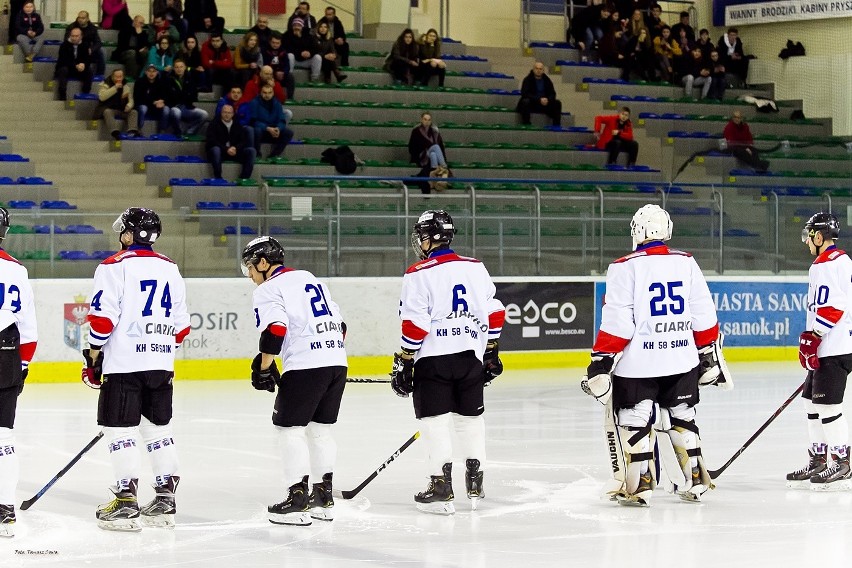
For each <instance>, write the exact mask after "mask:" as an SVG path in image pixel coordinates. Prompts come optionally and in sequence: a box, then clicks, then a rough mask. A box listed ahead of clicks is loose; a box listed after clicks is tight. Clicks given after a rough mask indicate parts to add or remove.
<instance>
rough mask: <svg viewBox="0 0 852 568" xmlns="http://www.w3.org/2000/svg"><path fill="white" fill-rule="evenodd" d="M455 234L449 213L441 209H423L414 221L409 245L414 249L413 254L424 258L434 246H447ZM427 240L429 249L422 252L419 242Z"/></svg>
mask: <svg viewBox="0 0 852 568" xmlns="http://www.w3.org/2000/svg"><path fill="white" fill-rule="evenodd" d="M455 234H456V228H455V225H453V218H452V217H450V214H449V213H447V212H446V211H443V210H441V209H437V210H435V209H430V210H429V211H424V212H423V214H422V215H420V218H418V219H417V222H416V223H414V229H413V230H412V231H411V247H412V248H413V249H414V254H416V255H417V256H418V257H420V258H422V259H425V258H428V256H429V253H430V252H432V251H433V250H435V249H436V248H440V247H443V246H449V244H450V243H451V242H453V237H454V236H455ZM427 240H428V241H429V242H430V243H431V245H430V247H429V250H428V251H426V252H424V251H423V249H422V248H420V243H423V242H426V241H427Z"/></svg>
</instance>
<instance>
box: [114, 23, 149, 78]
mask: <svg viewBox="0 0 852 568" xmlns="http://www.w3.org/2000/svg"><path fill="white" fill-rule="evenodd" d="M149 49H150V45H149V44H148V28H147V27H146V26H145V18H143V17H142V16H136V17H134V18H133V22H132V23H131V25H129V26H124V27H122V28H121V29H120V30H118V47H116V48H115V51H113V52H112V60H113V61H115V62H116V63H121V64H122V65H124V70H125V71H126V72H127V76H128V77H131V78H136V77H139V76H140V75H141V74H142V68H143V66H144V65H145V62H146V61H147V60H148V50H149Z"/></svg>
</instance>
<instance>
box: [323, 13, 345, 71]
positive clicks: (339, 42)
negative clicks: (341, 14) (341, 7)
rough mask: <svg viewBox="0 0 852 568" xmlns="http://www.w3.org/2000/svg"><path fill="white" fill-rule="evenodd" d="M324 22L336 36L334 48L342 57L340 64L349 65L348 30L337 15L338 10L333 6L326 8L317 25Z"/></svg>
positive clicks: (342, 65)
mask: <svg viewBox="0 0 852 568" xmlns="http://www.w3.org/2000/svg"><path fill="white" fill-rule="evenodd" d="M323 22H325V23H326V24H328V28H329V29H330V30H331V35H332V36H333V37H334V48H335V49H336V50H337V55H338V56H339V57H340V66H341V67H349V43H348V42H347V41H346V30H345V29H344V28H343V22H341V21H340V18H338V17H337V10H335V9H334V8H332V7H331V6H329V7H328V8H326V9H325V16H323V17H322V18H320V19H319V21H318V22H317V25H320V24H321V23H323Z"/></svg>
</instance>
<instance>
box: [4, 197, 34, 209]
mask: <svg viewBox="0 0 852 568" xmlns="http://www.w3.org/2000/svg"><path fill="white" fill-rule="evenodd" d="M35 206H36V202H35V201H30V200H29V199H20V200H18V199H13V200H12V201H10V202H9V209H33V208H34V207H35Z"/></svg>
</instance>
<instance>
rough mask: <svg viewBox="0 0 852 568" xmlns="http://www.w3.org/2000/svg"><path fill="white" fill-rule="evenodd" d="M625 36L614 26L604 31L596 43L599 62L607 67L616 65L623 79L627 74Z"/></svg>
mask: <svg viewBox="0 0 852 568" xmlns="http://www.w3.org/2000/svg"><path fill="white" fill-rule="evenodd" d="M626 54H627V38H626V37H625V36H624V32H622V31H621V30H620V29H617V28H615V27H613V28H610V29H608V30H607V31H606V33H604V36H603V37H602V38H601V41H600V42H599V44H598V55H599V56H600V59H601V63H603V64H604V65H607V66H609V67H618V68H620V69H621V70H622V71H621V78H622V79H624V78H625V75H626V74H627V56H626Z"/></svg>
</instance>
